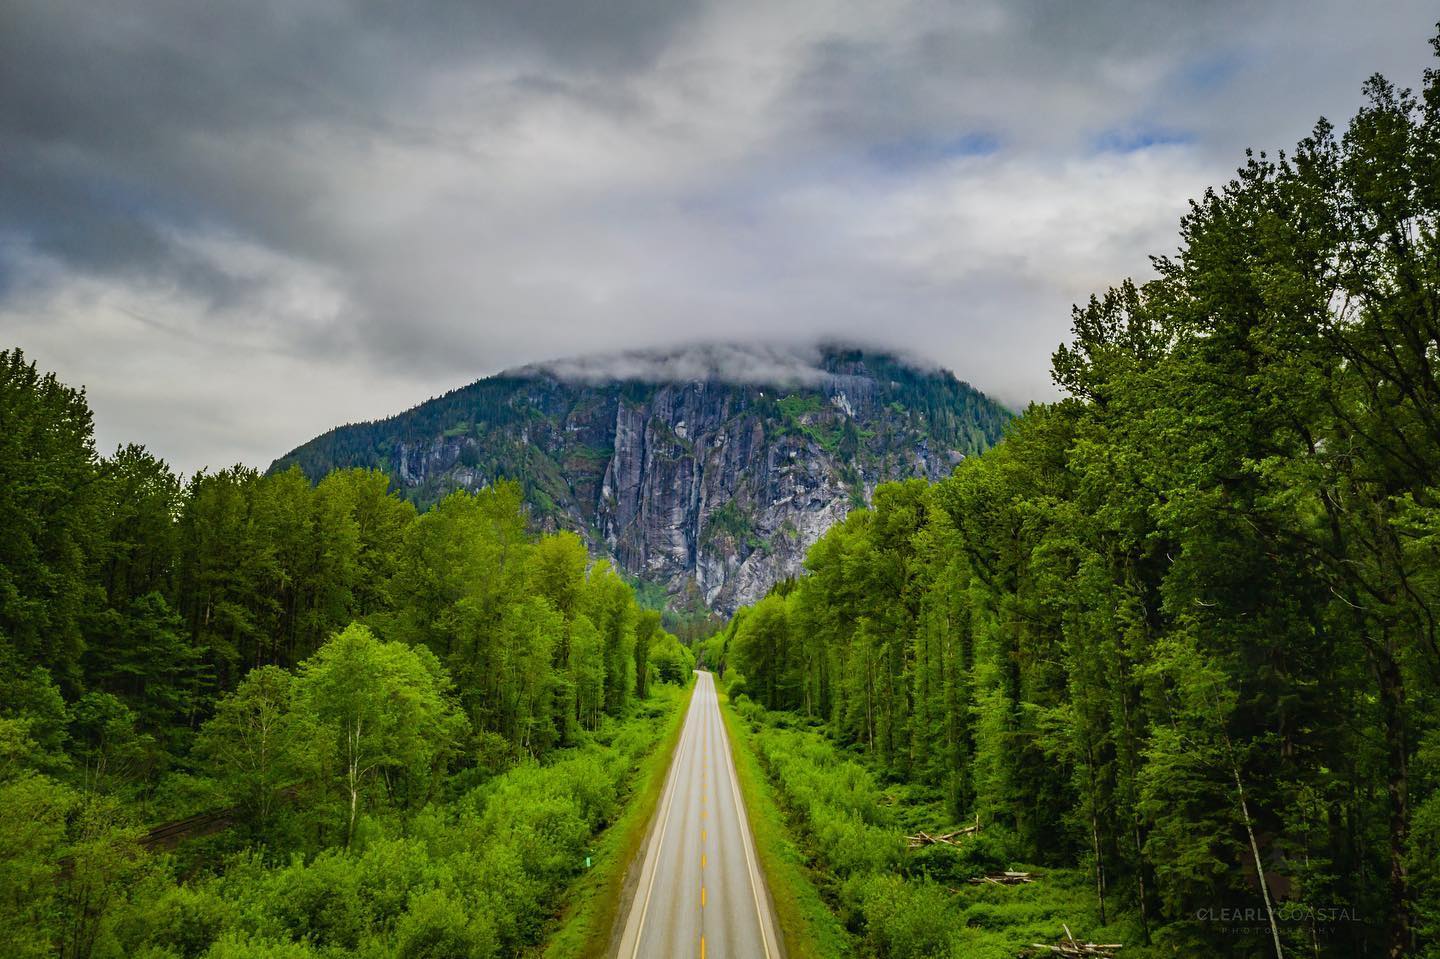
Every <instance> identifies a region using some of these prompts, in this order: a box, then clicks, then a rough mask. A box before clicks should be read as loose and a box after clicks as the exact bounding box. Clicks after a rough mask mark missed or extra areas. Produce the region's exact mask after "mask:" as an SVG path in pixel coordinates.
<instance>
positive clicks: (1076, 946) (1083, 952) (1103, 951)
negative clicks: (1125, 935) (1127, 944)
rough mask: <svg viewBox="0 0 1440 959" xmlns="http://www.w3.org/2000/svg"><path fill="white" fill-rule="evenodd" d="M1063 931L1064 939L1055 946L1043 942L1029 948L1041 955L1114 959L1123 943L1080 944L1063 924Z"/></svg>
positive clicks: (1032, 944)
mask: <svg viewBox="0 0 1440 959" xmlns="http://www.w3.org/2000/svg"><path fill="white" fill-rule="evenodd" d="M1060 925H1061V927H1062V928H1064V930H1065V938H1064V940H1062V941H1061V942H1059V943H1056V944H1055V945H1050V944H1048V943H1044V942H1036V943H1031V946H1030V948H1032V949H1038V950H1039V951H1040V954H1041V955H1045V954H1047V953H1048V954H1050V955H1055V956H1089V957H1092V959H1115V954H1116V953H1117V952H1119V951H1120V948H1121V946H1122V945H1123V943H1118V942H1112V943H1108V944H1106V943H1097V942H1080V941H1079V940H1077V939H1076V938H1075V935H1074V933H1072V932H1071V931H1070V927H1069V926H1067V925H1065V923H1063V922H1062V923H1061V924H1060Z"/></svg>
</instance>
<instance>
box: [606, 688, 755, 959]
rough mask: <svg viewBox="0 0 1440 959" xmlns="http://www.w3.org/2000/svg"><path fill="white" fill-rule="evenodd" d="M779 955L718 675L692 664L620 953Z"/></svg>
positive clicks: (623, 956) (728, 958) (628, 957)
mask: <svg viewBox="0 0 1440 959" xmlns="http://www.w3.org/2000/svg"><path fill="white" fill-rule="evenodd" d="M686 956H698V957H700V959H732V957H733V959H762V957H763V959H781V952H780V946H779V944H778V942H777V940H776V936H775V916H774V913H773V912H772V911H771V909H770V899H769V896H768V895H767V894H766V891H765V880H764V877H763V876H762V875H761V873H760V863H759V860H758V859H757V858H756V856H755V842H754V840H753V839H751V837H750V823H749V820H747V819H746V817H745V804H744V803H743V802H742V801H741V799H740V787H739V785H738V783H737V781H736V776H735V761H734V759H733V758H732V757H731V755H730V742H729V740H728V739H727V738H726V736H725V726H724V723H723V722H722V720H721V719H720V704H719V701H718V700H717V699H716V698H715V681H714V679H713V678H712V677H711V675H710V674H709V673H707V672H697V674H696V677H695V692H694V694H693V696H692V698H691V700H690V711H689V712H688V713H687V714H686V716H685V726H684V729H683V730H682V731H681V733H680V743H679V745H678V746H676V748H675V758H674V760H672V762H671V763H670V774H669V777H668V778H667V779H666V782H665V790H664V792H663V793H662V794H661V797H660V810H659V816H658V818H657V819H656V821H655V825H654V828H653V831H652V832H651V834H650V841H649V843H648V845H647V847H646V850H645V859H644V866H643V867H642V868H641V870H640V883H639V886H638V887H637V888H636V890H635V899H634V903H633V905H632V906H631V909H630V914H629V917H628V918H627V919H626V921H625V931H624V933H623V935H622V936H621V938H620V951H619V957H620V959H672V957H686Z"/></svg>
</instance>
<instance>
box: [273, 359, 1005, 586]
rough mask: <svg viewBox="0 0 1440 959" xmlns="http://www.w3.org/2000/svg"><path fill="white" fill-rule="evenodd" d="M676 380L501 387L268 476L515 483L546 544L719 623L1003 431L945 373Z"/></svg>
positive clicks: (832, 372)
mask: <svg viewBox="0 0 1440 959" xmlns="http://www.w3.org/2000/svg"><path fill="white" fill-rule="evenodd" d="M669 356H672V357H673V354H672V355H669ZM680 368H681V369H683V370H685V371H687V373H688V374H689V375H690V376H691V378H688V379H685V380H682V381H678V382H677V381H670V382H656V381H647V379H646V378H645V377H646V375H647V373H648V375H651V376H658V375H663V376H666V377H669V378H671V379H675V377H674V375H673V374H674V371H675V369H676V364H674V363H666V364H664V365H663V366H661V367H660V372H658V373H657V372H654V370H653V368H651V369H647V368H645V367H644V366H643V364H642V368H641V369H640V370H639V371H638V372H636V373H634V374H633V375H631V376H630V378H626V379H607V378H605V376H604V375H597V372H596V370H595V368H594V367H593V365H592V366H590V367H586V368H584V369H580V370H577V369H574V368H570V367H565V366H555V367H536V368H530V369H526V370H521V371H517V372H514V373H509V374H502V375H501V376H498V377H492V378H490V379H486V380H481V381H479V382H478V383H475V384H473V385H472V386H469V387H466V388H464V389H462V390H457V391H455V392H454V393H451V394H448V395H447V396H444V397H440V398H438V399H436V400H432V401H430V402H429V403H426V404H422V405H421V406H419V407H416V408H415V409H414V410H411V411H409V412H408V413H405V414H401V415H400V416H398V417H395V418H393V419H391V420H386V421H383V422H380V423H370V424H361V425H358V426H349V427H342V428H341V429H339V430H335V431H333V432H331V433H328V434H326V435H325V436H322V437H319V438H318V439H316V440H313V441H311V442H310V443H308V444H306V445H305V446H303V447H300V448H299V449H297V450H295V451H294V452H292V453H291V454H289V455H288V456H286V457H283V458H282V459H280V460H278V461H277V462H276V464H275V467H272V468H284V467H286V466H288V465H290V464H298V465H300V466H301V467H302V468H303V469H305V471H306V472H307V473H308V474H310V475H311V476H312V478H315V477H318V476H321V475H323V474H324V473H325V472H328V471H329V470H330V469H333V468H336V467H341V466H352V465H361V466H374V467H378V468H381V469H385V470H388V471H389V472H390V473H391V474H392V476H393V477H394V480H395V482H396V483H397V484H398V485H399V487H400V488H401V489H402V490H403V491H404V492H405V494H406V495H407V496H409V497H411V498H413V499H414V500H415V501H416V502H417V503H418V504H420V505H421V506H425V505H428V504H429V503H430V502H433V501H434V500H435V499H437V498H438V497H439V496H441V495H444V494H445V493H447V492H449V491H451V490H454V489H477V488H481V487H483V486H485V485H487V484H489V483H492V482H494V481H496V480H498V479H502V478H505V479H516V480H519V481H520V482H521V483H522V484H523V485H524V486H525V489H526V493H527V498H528V499H529V501H530V503H531V505H532V507H533V508H534V510H535V513H536V516H537V519H538V521H539V522H540V524H541V525H542V526H545V527H548V528H565V529H572V530H575V531H576V532H578V533H579V534H580V535H581V536H582V537H584V538H585V539H586V541H587V543H588V544H589V546H590V547H591V549H592V550H593V551H594V552H596V553H599V554H609V555H611V556H613V557H614V559H615V561H616V562H617V564H618V565H619V566H620V567H621V568H622V569H624V570H625V571H627V572H628V573H630V574H631V575H633V576H635V577H637V578H639V579H641V580H644V581H648V582H651V583H655V584H658V585H660V586H662V587H663V588H664V589H665V591H666V592H667V593H669V594H670V595H671V596H674V597H684V598H686V599H688V600H689V601H698V602H701V603H703V604H705V605H707V606H709V607H710V608H712V609H715V610H717V611H719V612H722V613H726V614H728V613H731V612H733V611H734V610H735V609H736V608H738V607H739V606H741V605H744V604H746V603H751V602H754V601H755V600H757V599H759V598H760V597H761V596H763V595H764V594H765V593H766V592H767V591H768V590H769V589H770V587H771V586H772V585H774V584H775V583H776V582H778V581H779V580H781V579H783V578H785V577H787V576H793V575H795V574H796V573H798V572H799V570H800V567H801V564H802V562H803V560H804V557H805V552H806V550H808V549H809V547H810V545H811V544H813V543H814V542H815V540H817V539H818V538H819V537H820V535H821V534H822V533H824V532H825V530H827V529H829V527H830V526H831V525H833V524H834V523H836V522H838V521H839V520H840V519H842V518H844V516H845V514H846V513H847V512H849V511H850V510H851V509H853V508H855V507H857V506H860V505H863V504H864V503H865V501H866V500H867V498H868V497H869V495H870V492H871V491H872V490H873V489H874V487H875V485H876V484H877V483H879V482H882V481H885V480H890V479H900V478H905V477H912V476H919V477H926V478H929V479H937V478H939V477H941V476H944V475H946V474H948V473H949V472H950V471H951V470H952V469H953V468H954V466H955V464H956V463H958V462H959V461H960V460H961V459H963V458H964V456H966V455H969V454H973V453H976V452H979V451H980V450H982V449H984V448H985V447H986V446H988V445H989V444H991V443H993V442H994V441H995V440H996V439H998V436H999V432H1000V429H1001V428H1002V427H1003V424H1004V422H1005V420H1006V419H1007V418H1008V414H1007V413H1006V412H1005V411H1004V410H1003V409H1002V408H1001V407H999V406H998V405H996V404H995V403H993V402H991V401H990V400H988V399H987V398H986V397H984V396H983V395H982V394H980V393H978V392H977V391H975V390H973V389H971V388H970V387H968V386H967V385H965V384H963V383H960V382H958V381H957V380H955V378H954V377H953V376H951V375H950V374H949V373H946V372H943V371H934V372H929V371H922V370H918V369H916V368H914V367H912V366H909V365H907V364H905V363H902V362H900V361H899V360H897V359H895V358H894V357H891V356H887V355H883V354H868V353H863V352H860V351H856V350H825V351H821V352H819V353H818V354H816V355H815V356H813V357H809V358H807V362H806V363H803V364H800V365H798V366H795V367H794V368H785V367H782V368H779V369H775V370H773V371H767V370H764V369H762V370H760V371H759V372H758V373H757V374H756V376H755V377H753V378H751V379H750V380H749V381H748V382H735V381H734V379H733V372H732V371H723V370H715V369H711V368H707V367H706V366H705V364H704V363H700V364H698V366H697V365H695V364H689V365H682V366H681V367H680ZM602 373H603V370H602ZM725 377H729V378H725ZM767 380H768V382H767Z"/></svg>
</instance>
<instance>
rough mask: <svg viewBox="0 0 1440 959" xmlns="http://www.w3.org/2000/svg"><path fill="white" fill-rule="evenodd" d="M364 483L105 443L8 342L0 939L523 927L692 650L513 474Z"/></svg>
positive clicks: (278, 945) (28, 945) (244, 944)
mask: <svg viewBox="0 0 1440 959" xmlns="http://www.w3.org/2000/svg"><path fill="white" fill-rule="evenodd" d="M388 486H389V480H388V478H387V477H386V476H385V475H383V474H380V473H375V472H370V471H365V470H358V469H357V470H346V471H341V472H336V473H332V474H330V475H329V476H326V477H325V478H324V479H323V480H322V481H320V482H319V483H318V484H315V485H313V486H312V484H311V483H310V481H309V480H307V479H306V478H305V477H304V476H303V475H302V474H300V473H299V471H298V470H292V471H289V472H284V473H279V474H276V475H272V476H261V475H259V474H258V473H256V472H254V471H251V470H247V469H243V468H235V469H230V470H225V471H222V472H219V473H201V474H199V475H197V476H195V477H193V478H191V479H189V480H188V481H187V482H184V483H182V482H181V481H180V480H179V479H177V477H176V476H175V475H174V474H172V473H171V472H170V471H169V469H167V467H166V465H165V464H164V463H163V462H161V461H159V460H157V459H156V458H155V457H154V456H152V455H150V454H148V453H147V452H145V450H143V449H141V448H139V447H134V446H132V447H126V448H124V449H121V450H119V451H117V452H116V453H115V455H114V456H111V457H103V458H102V457H100V456H97V454H96V451H95V448H94V443H93V438H92V427H91V414H90V411H89V408H88V406H87V403H86V400H85V397H84V395H83V393H80V392H78V391H76V390H73V389H71V388H69V387H67V386H65V385H63V384H61V383H60V382H58V381H57V380H56V378H55V377H54V376H52V375H42V374H41V373H40V372H39V371H38V370H37V369H36V367H35V366H34V365H33V364H30V363H27V362H26V360H25V358H24V357H23V356H22V355H21V354H20V352H19V351H8V352H3V353H0V942H3V943H4V944H5V946H4V950H3V951H4V954H5V955H6V956H32V955H33V956H46V955H55V954H59V955H62V956H66V957H88V956H147V957H154V959H159V957H167V959H173V957H193V956H212V957H226V959H233V957H246V956H265V957H281V956H283V957H291V956H297V957H298V956H310V955H334V956H339V955H345V956H350V955H362V956H377V957H378V956H392V955H393V956H413V957H421V956H434V957H442V956H492V955H513V954H515V953H517V952H519V951H520V950H521V949H522V948H524V947H526V945H527V944H530V943H534V942H535V941H537V939H538V938H539V937H540V936H541V935H542V934H543V932H544V929H545V927H546V924H547V923H548V922H549V921H550V920H552V919H553V918H554V917H555V915H556V910H557V908H558V904H557V895H558V894H559V893H560V892H561V891H562V890H563V888H564V887H565V884H566V883H568V882H569V881H570V880H571V879H573V878H574V877H575V876H576V875H577V874H578V873H579V871H580V870H581V869H582V868H583V866H584V863H585V856H586V850H587V844H588V843H589V841H590V838H591V836H592V835H593V834H594V833H595V832H596V830H597V829H599V828H600V827H601V826H603V825H604V824H606V823H607V822H609V821H611V820H612V819H613V818H614V816H615V815H616V813H617V811H618V808H619V806H620V804H621V802H622V799H623V797H624V795H625V794H626V790H627V789H628V786H629V782H628V780H629V778H630V776H631V773H632V771H633V769H634V768H635V766H636V764H637V763H638V762H639V761H640V760H641V759H642V758H643V757H644V756H645V755H646V754H647V753H648V751H649V750H650V749H652V748H654V747H655V745H656V744H657V743H658V742H659V741H660V739H661V736H662V733H663V729H664V726H665V722H664V720H665V719H666V717H667V716H670V715H672V714H673V713H674V711H675V708H676V706H677V705H678V703H679V701H680V697H679V696H678V695H677V694H676V693H675V692H674V691H673V690H674V689H675V688H676V687H678V686H679V685H680V684H683V683H684V682H685V681H686V680H688V677H689V675H690V669H691V665H692V662H693V660H692V658H691V654H690V652H689V650H688V649H687V648H685V647H684V646H682V645H681V644H680V643H679V642H678V641H677V640H676V638H675V637H674V636H672V635H670V634H668V633H666V632H664V631H663V630H662V629H661V628H660V616H659V613H657V612H655V611H651V610H645V609H642V608H640V606H639V605H637V603H636V600H635V596H634V592H633V591H632V589H631V588H630V586H628V585H627V584H626V583H625V582H624V581H623V580H622V579H621V577H620V576H619V575H618V574H617V573H616V572H615V571H614V570H612V569H611V568H610V567H609V566H608V565H607V564H606V563H604V562H599V563H594V564H591V563H590V561H589V558H588V557H587V555H586V552H585V549H584V547H583V546H582V545H581V543H580V541H579V539H578V538H577V537H575V536H574V535H572V534H568V533H562V534H559V535H552V536H545V537H540V538H537V537H535V536H533V535H531V534H530V533H529V532H528V531H527V520H528V514H527V512H526V511H525V510H524V509H523V508H522V503H521V491H520V489H519V487H518V486H516V485H514V484H500V485H498V486H496V487H494V488H492V489H487V490H485V491H483V492H480V493H477V494H473V495H472V494H466V493H457V494H454V495H452V496H450V497H448V498H446V499H444V500H443V501H441V502H440V503H438V504H437V505H436V506H435V507H434V508H433V509H431V510H429V511H428V512H426V513H424V514H417V513H416V511H415V510H414V508H413V507H412V506H411V505H410V504H409V503H406V502H404V501H403V500H401V499H400V498H398V497H397V496H396V495H394V494H393V493H392V492H390V491H389V489H388ZM657 682H664V683H668V684H674V686H672V687H671V688H670V689H668V690H664V689H662V690H657V689H656V688H655V687H654V684H656V683H657ZM197 813H199V814H202V815H200V816H199V817H198V820H199V821H198V822H197V821H196V820H190V821H189V825H188V826H187V824H186V823H185V822H182V823H181V824H180V826H179V828H178V829H177V830H172V831H171V835H169V836H167V837H163V838H162V837H160V836H157V835H154V834H151V833H149V832H148V829H147V827H149V826H153V825H154V824H156V823H161V822H165V821H170V820H180V819H181V818H182V817H189V816H191V815H192V814H197ZM202 823H203V824H205V825H206V826H207V828H205V829H199V828H198V826H199V825H200V824H202ZM192 827H194V828H192ZM221 827H227V828H221ZM187 830H189V831H190V832H195V833H199V834H201V835H199V836H198V837H197V838H189V839H188V840H187V841H184V842H181V843H179V844H178V845H177V844H176V842H175V840H176V839H186V833H187ZM204 833H211V834H210V835H203V834H204ZM171 847H173V848H171Z"/></svg>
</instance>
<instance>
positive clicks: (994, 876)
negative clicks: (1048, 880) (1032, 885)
mask: <svg viewBox="0 0 1440 959" xmlns="http://www.w3.org/2000/svg"><path fill="white" fill-rule="evenodd" d="M1035 879H1036V876H1035V874H1034V873H1030V872H1011V871H1010V870H1008V869H1007V870H1006V871H1005V872H992V873H989V874H987V875H984V876H971V877H970V879H969V881H970V882H972V883H975V884H976V885H980V884H982V883H987V882H988V883H992V884H994V885H997V886H1018V885H1020V884H1021V883H1026V882H1034V881H1035Z"/></svg>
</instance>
